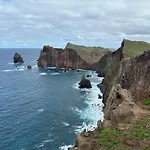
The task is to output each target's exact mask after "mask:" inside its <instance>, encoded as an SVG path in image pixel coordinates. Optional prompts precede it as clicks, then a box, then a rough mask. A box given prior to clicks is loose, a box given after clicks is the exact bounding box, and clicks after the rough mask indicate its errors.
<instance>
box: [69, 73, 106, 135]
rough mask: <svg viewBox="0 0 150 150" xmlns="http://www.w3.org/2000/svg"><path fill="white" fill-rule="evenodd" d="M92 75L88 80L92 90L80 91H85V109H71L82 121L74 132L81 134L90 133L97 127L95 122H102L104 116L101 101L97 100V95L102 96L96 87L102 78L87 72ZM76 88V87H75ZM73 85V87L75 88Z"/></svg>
mask: <svg viewBox="0 0 150 150" xmlns="http://www.w3.org/2000/svg"><path fill="white" fill-rule="evenodd" d="M89 74H90V75H91V74H92V77H91V78H90V80H91V84H92V88H91V89H80V91H85V95H84V96H85V97H86V100H85V103H86V104H87V107H86V108H85V109H83V110H79V109H78V108H72V110H73V111H76V113H77V114H78V115H79V116H80V118H81V119H83V124H82V125H80V126H76V127H75V132H76V133H77V132H82V131H83V130H84V129H86V130H87V131H92V130H94V129H95V128H96V127H97V121H98V120H101V121H103V118H104V114H103V112H102V106H103V103H102V99H98V94H102V93H101V92H100V89H99V88H98V87H97V84H98V83H100V82H101V81H102V78H99V77H98V76H97V74H96V73H95V72H93V73H92V72H89ZM76 86H77V85H76ZM76 86H75V85H73V87H74V88H75V87H76Z"/></svg>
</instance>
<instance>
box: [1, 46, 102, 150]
mask: <svg viewBox="0 0 150 150" xmlns="http://www.w3.org/2000/svg"><path fill="white" fill-rule="evenodd" d="M16 51H17V52H19V53H21V55H22V57H23V58H24V60H25V63H24V64H23V65H22V66H19V67H18V68H19V70H17V69H16V67H15V66H14V64H13V63H12V58H13V54H14V53H15V52H16ZM39 52H40V49H17V50H15V49H0V142H1V144H0V150H34V149H35V150H36V149H40V150H59V149H66V148H67V146H66V145H72V144H74V143H75V136H76V133H77V132H80V131H82V130H83V129H84V128H87V129H93V128H94V127H96V122H97V120H98V119H101V118H103V114H102V103H101V100H98V97H97V94H98V93H100V91H99V89H98V88H97V86H96V84H97V83H99V82H101V79H100V78H98V77H97V75H96V73H92V72H87V71H80V72H79V73H77V72H76V71H70V72H66V73H60V74H59V73H55V72H54V71H50V70H44V69H43V70H40V69H38V68H37V66H36V63H37V62H36V60H37V59H38V56H39ZM27 65H32V67H33V68H32V70H27V69H26V68H25V67H26V66H27ZM83 74H85V75H86V74H91V75H92V77H91V78H90V80H91V81H92V85H93V88H92V89H90V90H86V89H83V90H79V89H78V85H77V83H78V82H79V81H80V79H81V76H82V75H83ZM97 104H100V106H99V105H97Z"/></svg>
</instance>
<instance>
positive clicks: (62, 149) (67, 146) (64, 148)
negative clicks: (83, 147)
mask: <svg viewBox="0 0 150 150" xmlns="http://www.w3.org/2000/svg"><path fill="white" fill-rule="evenodd" d="M71 147H73V145H64V146H61V147H59V149H60V150H68V148H71Z"/></svg>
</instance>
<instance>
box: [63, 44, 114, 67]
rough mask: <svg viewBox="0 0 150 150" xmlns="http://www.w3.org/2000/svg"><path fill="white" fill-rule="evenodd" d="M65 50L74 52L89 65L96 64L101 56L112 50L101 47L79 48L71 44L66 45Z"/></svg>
mask: <svg viewBox="0 0 150 150" xmlns="http://www.w3.org/2000/svg"><path fill="white" fill-rule="evenodd" d="M66 48H69V49H73V50H75V51H76V52H77V54H78V55H80V57H81V58H82V59H84V60H85V61H86V62H87V63H90V64H94V63H97V62H98V61H99V60H100V58H101V57H102V56H103V55H105V54H107V53H108V52H109V51H111V50H112V49H108V48H103V47H90V46H88V47H87V46H80V45H75V44H71V43H68V44H67V45H66Z"/></svg>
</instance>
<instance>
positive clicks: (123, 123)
mask: <svg viewBox="0 0 150 150" xmlns="http://www.w3.org/2000/svg"><path fill="white" fill-rule="evenodd" d="M134 44H135V43H134ZM134 47H135V46H134ZM124 51H125V41H123V42H122V44H121V47H120V48H119V49H118V50H117V51H115V52H109V53H108V54H106V55H105V56H103V57H102V58H101V60H100V61H99V62H98V63H97V64H96V65H98V67H99V70H97V71H98V72H99V74H100V75H102V76H105V78H104V80H103V82H102V84H100V85H99V87H101V88H102V87H103V102H104V104H105V108H104V122H103V123H100V124H99V128H100V130H99V129H96V130H95V131H94V132H91V133H90V134H89V133H87V132H82V133H81V134H79V135H77V138H76V145H75V147H74V148H73V149H72V150H75V149H78V150H98V149H103V148H102V147H101V145H100V144H99V142H98V137H99V134H100V132H101V131H102V130H104V129H107V128H110V129H111V128H112V127H118V128H119V129H121V130H126V129H128V128H130V126H131V125H132V124H134V123H135V121H136V120H140V119H145V117H149V116H150V105H147V106H146V105H144V101H145V100H150V51H144V52H143V53H141V52H139V51H138V52H139V53H141V54H139V55H137V56H135V57H131V58H128V56H127V57H126V56H125V55H124ZM109 70H110V71H109ZM128 134H129V132H128ZM148 139H149V138H148ZM107 140H109V138H108V139H107ZM107 140H106V141H107ZM127 140H130V139H129V138H128V139H127ZM134 142H135V140H134V141H129V143H130V144H129V145H131V147H129V149H130V148H132V145H134ZM138 142H139V143H142V144H143V143H144V141H138ZM138 142H137V143H138ZM139 143H138V144H139ZM124 144H125V143H123V145H124ZM138 144H137V145H138ZM142 144H141V145H138V146H139V148H140V149H141V147H142ZM149 144H150V143H148V145H149ZM129 145H128V146H129ZM140 146H141V147H140ZM133 147H134V146H133ZM104 149H105V148H104Z"/></svg>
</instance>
